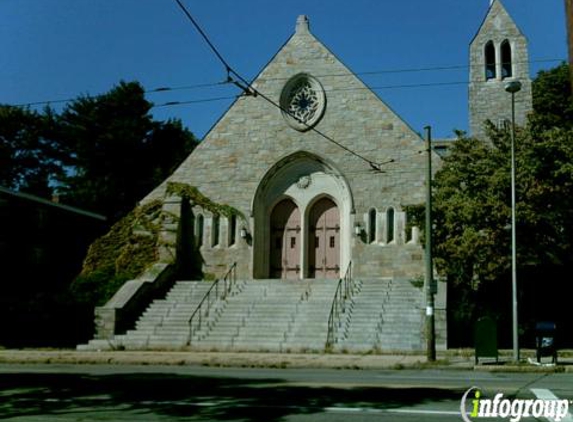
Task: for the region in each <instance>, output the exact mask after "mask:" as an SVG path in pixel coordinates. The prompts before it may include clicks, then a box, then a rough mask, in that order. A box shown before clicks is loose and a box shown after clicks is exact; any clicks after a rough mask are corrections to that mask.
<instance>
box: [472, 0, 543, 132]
mask: <svg viewBox="0 0 573 422" xmlns="http://www.w3.org/2000/svg"><path fill="white" fill-rule="evenodd" d="M511 81H519V82H521V85H522V87H521V90H520V91H519V92H517V93H516V94H515V122H516V125H518V126H524V125H525V124H526V122H527V115H528V114H529V113H530V112H531V110H532V99H531V79H530V77H529V54H528V51H527V39H526V38H525V36H524V35H523V33H522V32H521V30H520V29H519V28H518V27H517V25H516V24H515V22H514V21H513V19H512V18H511V16H510V15H509V14H508V13H507V10H506V9H505V8H504V7H503V4H502V3H501V0H493V1H491V2H490V7H489V10H488V12H487V15H486V17H485V19H484V21H483V23H482V24H481V26H480V28H479V30H478V32H477V34H476V36H475V37H474V39H473V40H472V41H471V43H470V85H469V114H470V135H471V136H473V137H476V138H481V139H484V138H485V136H486V135H485V121H486V120H490V121H491V122H492V123H493V124H494V125H497V126H503V125H506V124H507V122H510V121H511V95H510V94H509V93H507V92H506V91H505V85H506V84H507V83H508V82H511Z"/></svg>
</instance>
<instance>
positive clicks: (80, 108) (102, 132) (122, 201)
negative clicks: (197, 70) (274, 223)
mask: <svg viewBox="0 0 573 422" xmlns="http://www.w3.org/2000/svg"><path fill="white" fill-rule="evenodd" d="M152 106H153V105H152V104H151V103H150V102H148V101H147V100H146V99H145V97H144V90H143V88H142V87H141V85H140V84H139V83H136V82H130V83H126V82H121V83H120V84H119V85H118V86H116V87H114V88H113V89H112V90H111V91H109V92H108V93H106V94H103V95H100V96H97V97H80V98H78V99H77V100H75V101H73V102H72V103H70V104H69V105H68V106H66V108H65V109H64V110H63V112H62V114H61V116H60V119H59V125H60V131H61V132H60V133H61V140H62V145H63V149H64V150H65V151H67V152H68V157H69V160H68V161H67V162H66V165H67V169H68V172H67V175H66V176H64V177H62V178H60V182H61V186H60V187H59V188H58V190H59V192H60V193H61V194H62V195H63V197H64V200H65V202H66V203H69V204H73V205H76V206H79V207H82V208H85V209H88V210H92V211H95V212H99V213H102V214H104V215H106V216H108V217H109V218H110V219H111V221H112V222H113V221H116V220H117V219H118V218H120V217H121V216H123V215H125V214H126V213H127V212H128V211H129V210H131V209H132V208H134V206H135V204H136V203H137V201H139V200H140V199H141V198H142V197H143V196H144V195H145V194H147V193H148V192H149V191H150V190H151V189H153V187H155V186H156V185H157V184H159V183H160V182H161V181H162V180H163V179H164V178H165V177H166V176H167V175H169V174H170V173H171V172H172V171H173V170H174V168H175V167H176V166H177V165H179V164H180V163H181V161H182V160H183V159H184V158H185V157H186V156H187V155H188V154H189V153H190V152H191V151H192V149H193V148H194V147H195V145H196V144H197V140H196V139H195V137H194V136H193V135H192V134H191V132H189V131H188V130H187V129H185V128H184V127H183V126H182V124H181V122H180V121H178V120H170V121H167V122H164V123H161V122H156V121H154V120H153V119H152V116H151V115H150V113H149V111H150V109H151V108H152Z"/></svg>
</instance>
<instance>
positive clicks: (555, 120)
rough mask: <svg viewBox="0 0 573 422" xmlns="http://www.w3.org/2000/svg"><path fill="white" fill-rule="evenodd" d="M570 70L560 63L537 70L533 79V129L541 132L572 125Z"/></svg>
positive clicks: (565, 64)
mask: <svg viewBox="0 0 573 422" xmlns="http://www.w3.org/2000/svg"><path fill="white" fill-rule="evenodd" d="M570 76H571V74H570V70H569V65H568V64H567V63H562V64H561V65H560V66H557V67H555V68H553V69H550V70H545V71H541V72H539V74H538V75H537V78H535V80H534V81H533V110H534V113H533V115H532V116H531V119H530V120H531V124H532V126H533V129H534V130H536V131H538V132H542V131H544V130H548V129H552V128H555V127H560V128H572V127H573V99H572V97H571V83H570Z"/></svg>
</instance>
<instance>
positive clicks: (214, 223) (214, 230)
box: [211, 215, 219, 246]
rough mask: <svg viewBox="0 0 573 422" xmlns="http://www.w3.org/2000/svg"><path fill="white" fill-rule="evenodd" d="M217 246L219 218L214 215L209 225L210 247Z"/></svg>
mask: <svg viewBox="0 0 573 422" xmlns="http://www.w3.org/2000/svg"><path fill="white" fill-rule="evenodd" d="M218 244H219V216H218V215H214V216H213V220H212V223H211V246H217V245H218Z"/></svg>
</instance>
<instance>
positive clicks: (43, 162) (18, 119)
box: [0, 105, 62, 196]
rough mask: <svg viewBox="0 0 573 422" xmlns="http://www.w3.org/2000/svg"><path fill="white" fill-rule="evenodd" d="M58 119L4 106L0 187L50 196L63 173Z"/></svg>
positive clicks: (0, 120) (0, 114)
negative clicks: (52, 182) (52, 184)
mask: <svg viewBox="0 0 573 422" xmlns="http://www.w3.org/2000/svg"><path fill="white" fill-rule="evenodd" d="M56 126H57V124H56V116H55V115H54V113H53V111H52V110H51V109H49V108H47V109H46V110H44V113H43V114H42V113H38V112H35V111H32V110H28V109H24V108H19V107H12V106H7V105H3V106H0V186H4V187H7V188H9V189H14V190H23V191H26V192H29V193H33V194H36V195H40V196H50V195H51V192H52V189H51V187H50V182H51V181H52V180H54V178H55V177H57V176H58V175H60V174H61V170H62V166H61V159H62V156H61V154H60V149H59V145H58V142H57V139H56V138H57V136H56V132H57V129H56Z"/></svg>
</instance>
